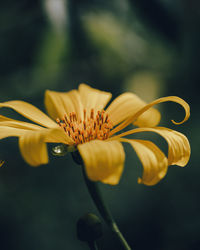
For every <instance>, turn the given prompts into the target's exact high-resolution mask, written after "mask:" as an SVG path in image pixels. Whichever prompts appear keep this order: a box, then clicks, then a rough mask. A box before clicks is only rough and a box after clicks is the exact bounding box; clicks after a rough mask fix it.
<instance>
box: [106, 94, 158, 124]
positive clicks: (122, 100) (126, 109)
mask: <svg viewBox="0 0 200 250" xmlns="http://www.w3.org/2000/svg"><path fill="white" fill-rule="evenodd" d="M144 106H146V103H145V102H144V101H142V100H141V99H140V98H139V97H138V96H136V95H134V94H132V93H124V94H122V95H120V96H118V97H117V98H116V99H115V100H114V101H113V102H112V103H111V104H110V105H109V107H108V108H107V110H106V113H108V114H109V118H110V119H111V121H112V123H113V125H117V124H118V123H120V122H122V121H124V120H125V119H127V118H128V117H131V116H133V115H135V114H136V113H137V112H138V111H139V110H140V109H141V108H143V107H144ZM159 122H160V112H159V111H158V110H156V109H154V108H150V109H149V110H147V111H146V112H145V113H144V114H142V115H141V116H139V117H138V119H137V120H136V121H135V123H134V124H135V125H136V126H139V127H154V126H156V125H157V124H158V123H159Z"/></svg>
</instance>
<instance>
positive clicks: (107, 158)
mask: <svg viewBox="0 0 200 250" xmlns="http://www.w3.org/2000/svg"><path fill="white" fill-rule="evenodd" d="M78 150H79V152H80V155H81V157H82V159H83V162H84V165H85V169H86V173H87V176H88V178H89V179H90V180H92V181H102V182H104V183H107V184H110V185H116V184H118V182H119V180H120V177H121V174H122V171H123V167H124V160H125V153H124V149H123V146H122V144H121V143H120V142H118V141H101V140H94V141H90V142H87V143H84V144H79V145H78Z"/></svg>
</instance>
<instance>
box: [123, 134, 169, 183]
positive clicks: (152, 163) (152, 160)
mask: <svg viewBox="0 0 200 250" xmlns="http://www.w3.org/2000/svg"><path fill="white" fill-rule="evenodd" d="M120 141H123V142H128V143H129V144H130V145H131V146H132V147H133V148H134V150H135V152H136V154H137V155H138V157H139V159H140V161H141V163H142V165H143V174H142V178H138V183H143V184H145V185H149V186H151V185H155V184H157V183H158V182H159V181H160V180H161V179H162V178H164V176H165V175H166V173H167V168H168V160H167V158H166V156H165V155H164V153H163V152H162V151H161V150H160V149H159V148H158V147H157V146H156V145H155V144H154V143H152V142H150V141H145V140H130V139H124V138H123V139H120Z"/></svg>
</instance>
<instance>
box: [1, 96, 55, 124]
mask: <svg viewBox="0 0 200 250" xmlns="http://www.w3.org/2000/svg"><path fill="white" fill-rule="evenodd" d="M2 107H6V108H11V109H13V110H15V111H16V112H18V113H19V114H21V115H23V116H24V117H26V118H28V119H29V120H31V121H33V122H36V123H37V124H40V125H42V126H45V127H47V128H53V127H56V126H57V124H56V123H55V122H54V121H53V120H51V119H50V118H49V117H48V116H47V115H45V114H44V113H43V112H42V111H41V110H39V109H38V108H36V107H35V106H33V105H31V104H30V103H27V102H23V101H9V102H3V103H0V108H2Z"/></svg>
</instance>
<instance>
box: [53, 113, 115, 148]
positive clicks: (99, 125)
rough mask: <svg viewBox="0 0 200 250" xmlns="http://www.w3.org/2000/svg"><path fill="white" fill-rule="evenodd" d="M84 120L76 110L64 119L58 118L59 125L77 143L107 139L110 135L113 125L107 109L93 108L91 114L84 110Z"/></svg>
mask: <svg viewBox="0 0 200 250" xmlns="http://www.w3.org/2000/svg"><path fill="white" fill-rule="evenodd" d="M83 117H84V118H83V121H82V120H81V119H79V118H78V117H77V115H76V113H75V112H72V113H70V114H69V117H67V115H66V114H65V115H64V117H63V119H62V120H60V119H59V118H57V119H56V122H57V123H58V125H59V126H60V127H61V128H62V129H63V130H64V131H65V132H66V133H67V134H68V135H69V136H70V137H71V138H72V139H73V140H74V142H75V144H76V145H78V144H81V143H85V142H88V141H91V140H94V139H99V140H105V139H107V138H108V137H109V133H110V130H111V129H112V128H113V125H112V123H111V121H110V119H109V116H108V114H105V111H104V110H103V111H97V112H96V114H95V113H94V109H91V111H90V113H89V115H87V114H86V110H85V109H84V110H83Z"/></svg>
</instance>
